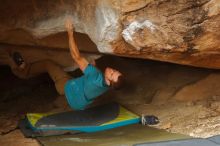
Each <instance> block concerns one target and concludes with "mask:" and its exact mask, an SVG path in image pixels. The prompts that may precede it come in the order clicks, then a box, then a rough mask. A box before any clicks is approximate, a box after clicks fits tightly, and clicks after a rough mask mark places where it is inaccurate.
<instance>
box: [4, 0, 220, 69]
mask: <svg viewBox="0 0 220 146" xmlns="http://www.w3.org/2000/svg"><path fill="white" fill-rule="evenodd" d="M69 16H70V17H72V18H73V23H74V26H75V31H76V32H80V33H84V34H86V35H88V36H89V38H90V40H85V41H84V42H88V41H90V42H91V44H92V43H95V44H96V46H97V49H96V48H95V47H91V46H90V45H89V44H88V45H86V46H85V45H84V46H81V47H80V49H81V50H84V51H93V52H94V51H98V52H101V53H109V54H115V55H120V56H127V57H134V58H145V59H153V60H160V61H167V62H173V63H178V64H186V65H193V66H199V67H207V68H217V69H219V68H220V0H181V1H179V0H44V1H37V0H23V1H22V2H21V1H19V0H2V1H1V5H0V20H1V21H0V43H2V44H3V43H4V44H14V45H31V46H44V47H45V46H46V47H51V48H58V49H63V50H66V51H68V49H67V48H68V43H67V37H66V33H65V27H64V21H65V19H66V17H69ZM81 40H83V39H81ZM84 42H83V41H81V44H84ZM4 46H5V45H4ZM0 47H1V48H3V49H4V48H5V47H3V46H2V45H0ZM0 60H1V59H0Z"/></svg>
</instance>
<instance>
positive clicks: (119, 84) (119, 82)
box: [110, 75, 124, 90]
mask: <svg viewBox="0 0 220 146" xmlns="http://www.w3.org/2000/svg"><path fill="white" fill-rule="evenodd" d="M123 84H124V77H123V75H120V76H118V80H117V81H116V82H113V81H112V82H111V85H110V86H111V87H112V88H113V89H115V90H118V89H121V88H122V87H123Z"/></svg>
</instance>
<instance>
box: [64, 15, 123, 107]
mask: <svg viewBox="0 0 220 146" xmlns="http://www.w3.org/2000/svg"><path fill="white" fill-rule="evenodd" d="M66 29H67V32H68V37H69V46H70V53H71V56H72V58H73V60H74V61H75V62H76V63H77V64H78V65H79V68H80V69H81V71H82V72H83V73H84V75H83V76H81V77H79V78H76V79H72V80H69V81H67V83H66V85H65V95H66V98H67V101H68V102H69V104H70V106H71V107H72V108H75V109H84V108H85V107H86V106H87V105H88V104H90V103H91V102H92V101H93V100H94V99H95V98H96V97H97V96H99V95H101V94H102V93H104V92H105V91H107V90H108V89H109V87H113V88H114V89H118V88H119V87H120V86H121V83H122V80H123V77H122V74H121V73H120V72H119V71H117V70H115V69H112V68H110V67H107V68H106V69H105V71H104V74H103V73H102V72H101V71H100V70H98V69H97V68H96V67H95V66H94V65H91V64H89V63H88V61H87V60H86V59H85V58H84V57H82V56H81V55H80V53H79V50H78V47H77V45H76V43H75V39H74V36H73V29H74V28H73V24H72V22H71V19H70V18H69V19H67V20H66Z"/></svg>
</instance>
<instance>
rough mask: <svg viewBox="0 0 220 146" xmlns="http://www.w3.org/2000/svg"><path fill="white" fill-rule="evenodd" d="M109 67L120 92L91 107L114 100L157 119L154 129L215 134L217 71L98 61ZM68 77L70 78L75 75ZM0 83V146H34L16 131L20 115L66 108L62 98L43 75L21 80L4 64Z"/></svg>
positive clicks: (219, 124)
mask: <svg viewBox="0 0 220 146" xmlns="http://www.w3.org/2000/svg"><path fill="white" fill-rule="evenodd" d="M109 63H111V64H109ZM108 65H109V66H112V67H114V68H116V69H119V70H120V71H121V72H122V73H123V74H124V75H125V78H126V82H125V85H124V88H123V89H121V90H120V91H113V90H110V91H108V92H107V93H106V94H104V95H102V96H101V97H99V98H97V100H96V101H95V103H94V104H93V105H97V104H103V103H106V102H110V101H117V102H119V103H120V104H122V105H124V106H125V107H127V108H128V109H130V110H131V111H133V112H135V113H138V114H139V115H142V114H146V115H151V114H153V115H156V116H158V117H159V119H160V124H158V125H156V126H155V127H157V128H161V129H166V130H167V131H171V132H175V133H182V134H186V135H190V136H194V137H210V136H213V135H217V134H220V90H219V89H220V72H219V71H217V70H208V69H201V68H193V67H187V66H180V65H175V64H169V63H161V62H153V61H147V60H136V59H128V58H119V57H112V56H105V57H103V58H101V59H99V60H98V61H97V66H98V67H100V69H103V68H104V67H105V66H108ZM71 74H72V75H73V76H74V77H75V76H78V75H80V72H79V71H75V72H73V73H71ZM0 81H1V82H0V134H1V135H0V143H1V145H2V146H10V145H13V146H14V145H15V144H16V146H24V145H25V146H35V145H38V143H37V142H36V141H35V140H33V139H26V138H24V137H23V135H22V134H21V132H20V130H19V129H18V128H17V123H18V121H19V119H21V118H22V117H24V115H25V113H28V112H49V111H64V110H69V107H68V105H67V104H66V101H65V97H63V98H60V99H61V100H60V99H59V98H57V97H58V96H59V95H58V94H57V92H56V90H55V88H54V85H53V82H52V80H51V79H50V78H49V76H48V75H47V74H43V75H41V76H38V77H35V78H32V79H29V80H21V79H18V78H16V77H15V76H14V75H13V74H12V73H11V72H10V69H9V68H8V67H4V66H3V67H1V76H0ZM58 99H59V100H58ZM93 105H92V106H93Z"/></svg>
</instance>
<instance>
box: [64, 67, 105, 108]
mask: <svg viewBox="0 0 220 146" xmlns="http://www.w3.org/2000/svg"><path fill="white" fill-rule="evenodd" d="M108 89H109V87H108V85H106V83H105V79H104V76H103V73H102V72H101V71H100V70H98V69H97V68H96V67H94V66H93V65H91V64H89V65H88V66H87V67H86V69H85V70H84V75H83V76H81V77H79V78H76V79H72V80H69V81H67V83H66V84H65V88H64V90H65V95H66V98H67V101H68V103H69V105H70V107H71V108H73V109H74V110H83V109H85V108H86V106H87V105H89V104H90V103H92V102H93V100H94V99H95V98H96V97H98V96H99V95H101V94H103V93H104V92H106V91H107V90H108Z"/></svg>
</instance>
